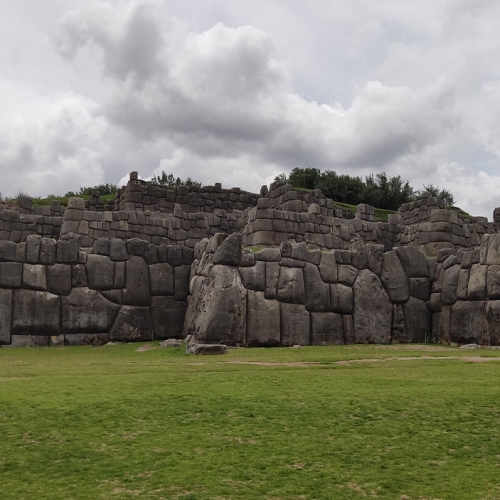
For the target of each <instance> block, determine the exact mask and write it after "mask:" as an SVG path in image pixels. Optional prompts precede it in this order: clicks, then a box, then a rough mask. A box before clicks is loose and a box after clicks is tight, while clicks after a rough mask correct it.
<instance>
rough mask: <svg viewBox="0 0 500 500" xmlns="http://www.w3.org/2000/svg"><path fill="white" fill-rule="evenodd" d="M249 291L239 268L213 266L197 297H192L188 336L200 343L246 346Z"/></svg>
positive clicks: (188, 313) (186, 323)
mask: <svg viewBox="0 0 500 500" xmlns="http://www.w3.org/2000/svg"><path fill="white" fill-rule="evenodd" d="M246 311H247V306H246V290H245V288H244V286H243V283H242V282H241V278H240V273H239V272H238V269H237V268H236V267H230V266H219V265H217V266H213V268H212V269H211V271H210V273H209V275H208V276H207V279H206V280H204V281H203V283H202V285H201V287H200V291H199V293H198V294H197V295H193V296H192V297H190V300H189V303H188V309H187V312H186V320H185V322H184V335H185V336H187V335H194V336H195V338H196V339H197V340H198V341H200V342H215V343H223V344H226V345H244V343H245V334H246Z"/></svg>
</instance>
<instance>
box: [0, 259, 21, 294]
mask: <svg viewBox="0 0 500 500" xmlns="http://www.w3.org/2000/svg"><path fill="white" fill-rule="evenodd" d="M22 280H23V265H22V264H21V263H20V262H0V287H4V288H21V284H22Z"/></svg>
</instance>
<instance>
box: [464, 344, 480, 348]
mask: <svg viewBox="0 0 500 500" xmlns="http://www.w3.org/2000/svg"><path fill="white" fill-rule="evenodd" d="M460 349H481V346H480V345H479V344H465V345H461V346H460Z"/></svg>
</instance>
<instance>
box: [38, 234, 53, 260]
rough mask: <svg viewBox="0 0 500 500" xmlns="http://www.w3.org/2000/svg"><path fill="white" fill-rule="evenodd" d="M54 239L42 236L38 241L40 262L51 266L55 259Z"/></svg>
mask: <svg viewBox="0 0 500 500" xmlns="http://www.w3.org/2000/svg"><path fill="white" fill-rule="evenodd" d="M56 245H57V244H56V241H55V240H53V239H51V238H42V241H41V242H40V255H39V261H40V264H43V265H46V266H52V265H53V264H54V263H55V261H56V248H57V246H56Z"/></svg>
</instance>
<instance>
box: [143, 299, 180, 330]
mask: <svg viewBox="0 0 500 500" xmlns="http://www.w3.org/2000/svg"><path fill="white" fill-rule="evenodd" d="M151 316H152V319H153V331H154V338H155V340H156V339H159V340H163V339H180V338H182V337H183V334H182V330H183V327H184V318H185V316H186V303H185V302H178V301H176V300H174V298H173V297H151Z"/></svg>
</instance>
